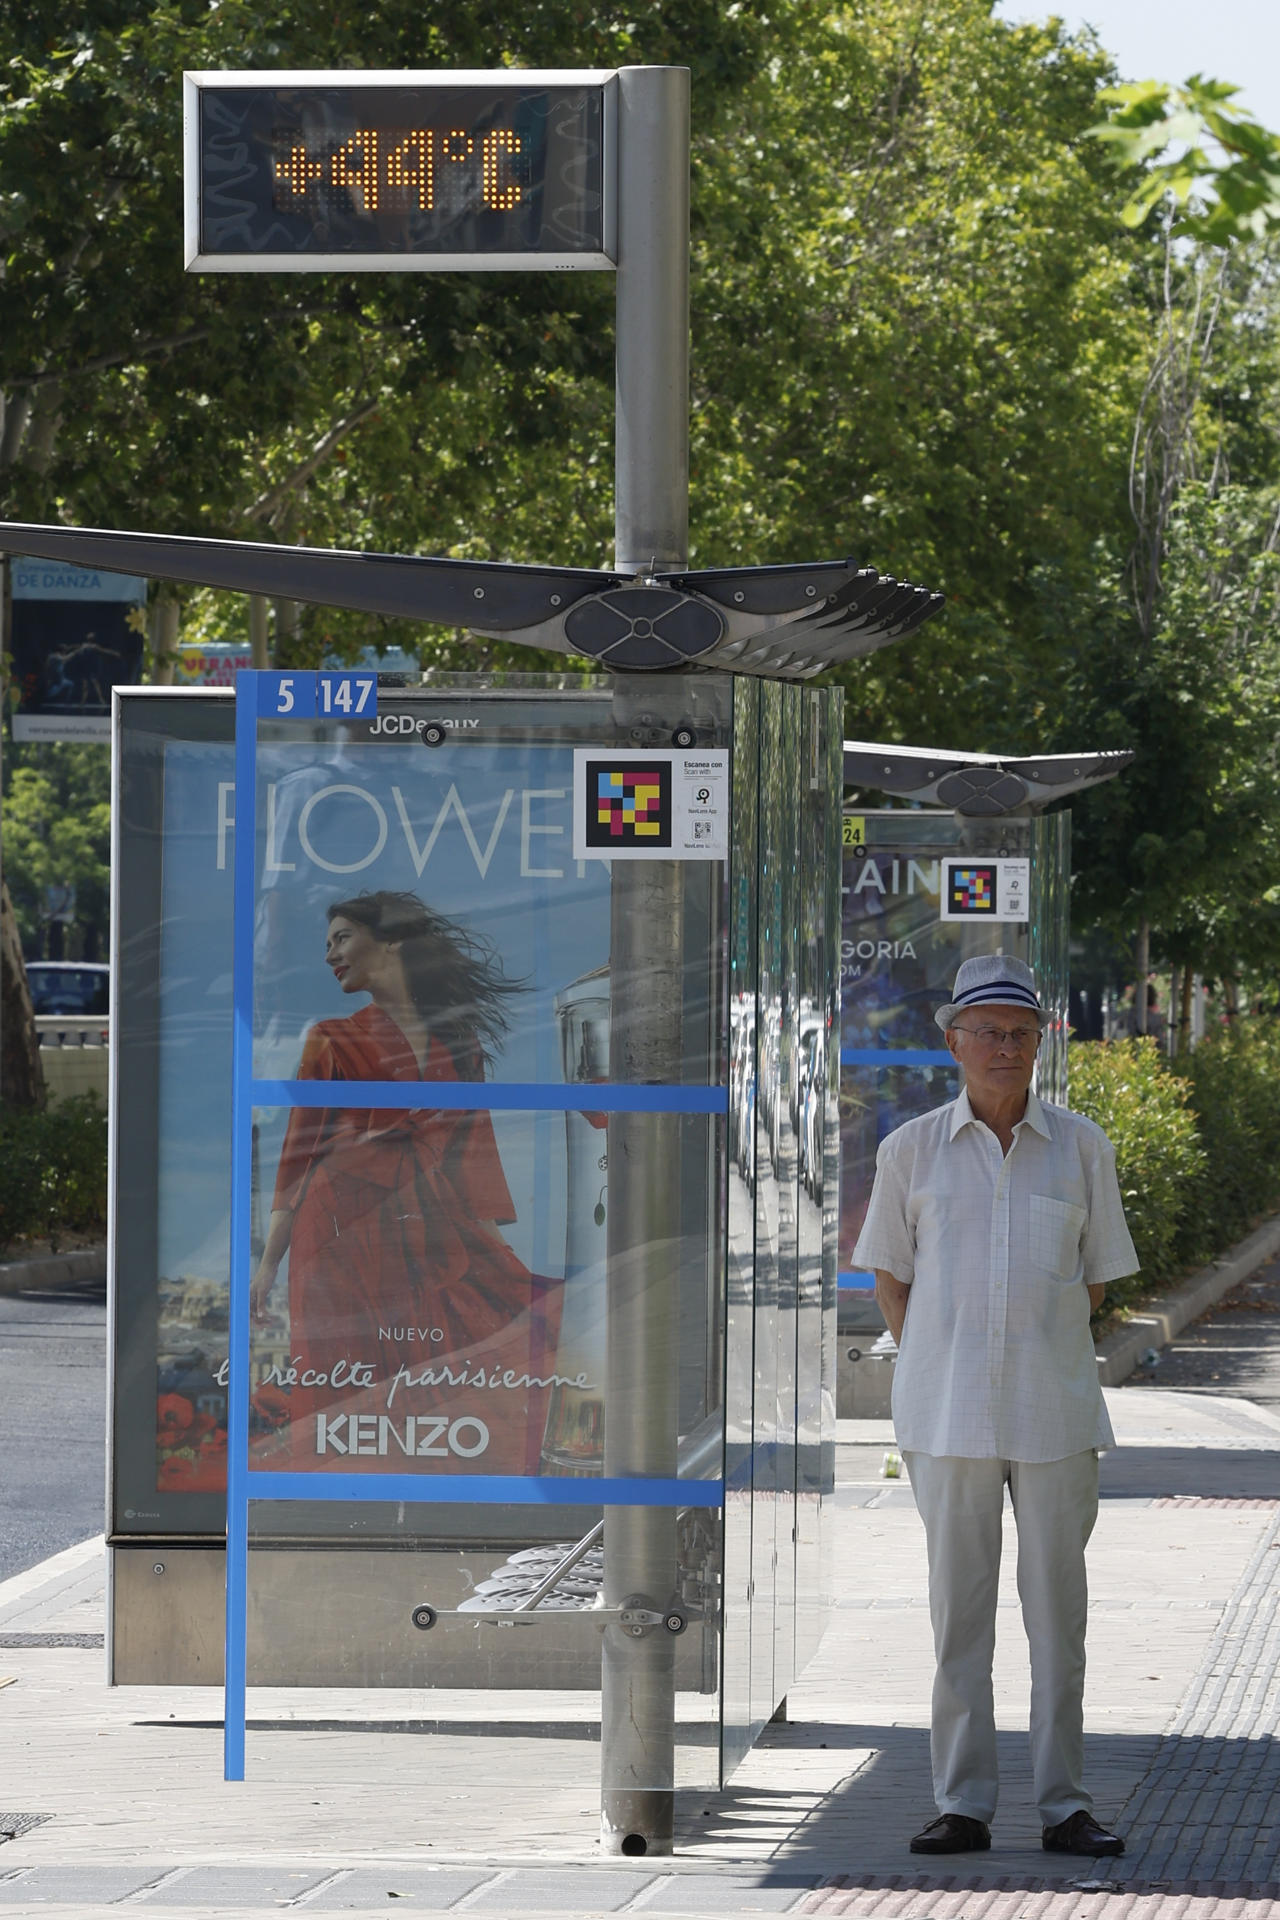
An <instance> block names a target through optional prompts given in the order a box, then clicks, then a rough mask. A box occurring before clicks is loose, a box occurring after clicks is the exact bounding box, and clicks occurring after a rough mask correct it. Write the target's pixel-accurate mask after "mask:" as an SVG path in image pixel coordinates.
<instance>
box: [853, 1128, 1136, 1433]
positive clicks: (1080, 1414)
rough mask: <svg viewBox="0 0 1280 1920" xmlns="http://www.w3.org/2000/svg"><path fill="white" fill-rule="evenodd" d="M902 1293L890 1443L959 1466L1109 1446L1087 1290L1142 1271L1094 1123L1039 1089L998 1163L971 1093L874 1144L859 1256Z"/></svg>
mask: <svg viewBox="0 0 1280 1920" xmlns="http://www.w3.org/2000/svg"><path fill="white" fill-rule="evenodd" d="M854 1258H855V1259H856V1260H857V1261H858V1263H859V1264H860V1265H862V1266H865V1267H879V1268H881V1269H882V1270H883V1271H885V1272H888V1273H891V1274H892V1275H893V1276H894V1278H895V1279H896V1280H900V1281H902V1282H903V1283H904V1284H906V1285H909V1286H910V1288H911V1293H910V1297H909V1299H908V1302H907V1317H906V1324H905V1326H904V1328H903V1333H902V1341H901V1344H900V1348H899V1354H898V1363H897V1366H896V1368H895V1371H894V1383H893V1419H894V1426H895V1428H896V1431H897V1435H898V1443H899V1445H900V1446H902V1447H903V1448H905V1449H909V1450H911V1451H913V1452H918V1453H932V1454H952V1455H959V1456H960V1457H961V1458H963V1459H968V1460H990V1459H995V1460H1022V1461H1045V1460H1062V1459H1065V1458H1066V1457H1067V1456H1068V1455H1069V1454H1073V1453H1083V1452H1084V1451H1085V1450H1086V1449H1087V1448H1089V1447H1109V1446H1113V1445H1114V1444H1115V1436H1114V1435H1113V1433H1112V1431H1111V1422H1110V1420H1109V1419H1108V1417H1107V1410H1106V1405H1105V1403H1104V1401H1103V1398H1102V1391H1101V1388H1100V1387H1099V1385H1098V1368H1097V1362H1096V1359H1095V1357H1094V1347H1093V1339H1092V1336H1091V1335H1090V1332H1089V1296H1088V1293H1087V1291H1086V1287H1087V1286H1090V1285H1101V1284H1103V1283H1104V1282H1106V1281H1108V1280H1118V1279H1120V1278H1121V1277H1122V1276H1123V1275H1125V1274H1129V1273H1136V1272H1137V1271H1138V1258H1137V1255H1136V1253H1135V1252H1134V1249H1133V1241H1132V1240H1131V1238H1130V1237H1129V1229H1128V1227H1127V1226H1126V1224H1125V1217H1124V1207H1123V1204H1122V1202H1121V1199H1120V1188H1119V1184H1118V1182H1117V1180H1116V1164H1115V1153H1114V1151H1113V1149H1112V1146H1111V1142H1110V1141H1109V1140H1108V1139H1107V1136H1106V1135H1105V1133H1103V1131H1102V1129H1101V1128H1100V1127H1097V1126H1095V1125H1094V1123H1093V1121H1092V1120H1086V1119H1085V1118H1084V1116H1083V1115H1082V1114H1078V1113H1072V1112H1070V1111H1069V1109H1067V1108H1066V1107H1055V1106H1050V1105H1048V1104H1047V1103H1046V1102H1044V1101H1041V1100H1040V1099H1038V1098H1037V1096H1036V1095H1035V1094H1034V1093H1029V1094H1028V1095H1027V1110H1026V1113H1025V1114H1024V1116H1023V1118H1022V1119H1021V1120H1019V1121H1018V1123H1017V1125H1016V1126H1015V1127H1014V1130H1013V1146H1012V1148H1011V1149H1010V1151H1009V1153H1008V1154H1004V1153H1002V1152H1001V1149H1000V1142H999V1141H998V1140H997V1138H996V1136H995V1134H994V1133H992V1132H991V1130H990V1128H989V1127H987V1126H984V1125H983V1123H982V1122H981V1121H980V1120H978V1119H977V1118H976V1116H975V1115H974V1112H973V1110H972V1108H971V1107H970V1105H969V1096H968V1094H967V1093H965V1092H962V1093H961V1094H960V1097H959V1099H957V1100H953V1101H951V1102H950V1103H949V1104H948V1105H947V1106H944V1107H939V1108H937V1109H936V1110H935V1111H934V1112H932V1113H926V1114H922V1115H920V1117H919V1118H918V1119H915V1120H908V1122H907V1123H906V1125H905V1126H902V1127H899V1128H898V1129H897V1131H896V1132H894V1133H891V1134H890V1135H889V1136H888V1138H887V1139H886V1140H883V1141H882V1142H881V1145H880V1151H879V1153H878V1154H877V1156H876V1179H875V1186H874V1188H873V1189H872V1194H871V1202H870V1205H869V1207H868V1209H867V1217H866V1221H865V1223H864V1225H863V1228H862V1233H861V1235H860V1236H859V1239H858V1245H857V1248H856V1251H855V1254H854Z"/></svg>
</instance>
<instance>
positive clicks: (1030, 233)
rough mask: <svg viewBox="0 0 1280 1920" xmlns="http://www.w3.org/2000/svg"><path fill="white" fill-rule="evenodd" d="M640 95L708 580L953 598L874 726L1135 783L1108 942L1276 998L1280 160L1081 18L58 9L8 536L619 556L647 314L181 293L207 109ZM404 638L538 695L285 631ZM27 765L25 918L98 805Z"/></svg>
mask: <svg viewBox="0 0 1280 1920" xmlns="http://www.w3.org/2000/svg"><path fill="white" fill-rule="evenodd" d="M646 61H652V62H665V61H676V62H680V63H684V64H688V65H689V66H690V67H691V68H692V70H693V103H694V124H693V141H694V144H693V171H694V180H693V207H694V236H693V247H694V254H693V269H694V272H693V393H692V406H693V412H692V456H693V473H692V500H691V539H692V559H693V561H694V563H695V564H702V565H715V564H720V563H727V562H730V561H734V562H757V563H759V562H769V561H774V562H777V561H785V560H804V559H816V558H823V557H836V556H842V555H845V554H853V555H855V556H856V557H857V558H858V559H859V561H861V562H863V563H870V564H875V565H878V566H880V567H882V568H884V569H886V570H889V571H892V572H894V573H896V574H898V575H899V576H903V575H910V576H911V577H912V578H913V579H917V580H920V581H923V582H924V583H926V584H928V585H929V586H931V587H938V588H941V589H942V590H943V591H945V592H946V594H947V596H948V610H947V614H946V616H945V620H944V621H942V622H934V623H931V624H930V625H929V626H928V627H926V628H925V629H924V630H923V631H922V632H921V634H920V635H919V636H917V637H916V638H914V639H913V640H911V641H910V642H907V643H905V644H901V645H897V646H894V647H893V648H891V649H888V650H886V651H885V652H884V653H882V654H880V655H878V656H876V657H873V658H872V659H871V660H869V661H867V662H864V663H861V664H860V665H859V666H858V667H857V668H856V670H853V671H851V672H849V673H848V674H846V676H845V680H846V685H847V688H848V692H849V696H850V697H849V707H848V713H849V731H850V732H851V733H858V734H862V735H864V736H867V737H886V738H896V739H899V740H902V741H905V742H909V743H913V744H919V745H928V744H936V745H939V746H950V747H962V748H975V749H983V750H988V751H1012V750H1019V751H1033V750H1036V749H1040V748H1044V747H1052V746H1064V747H1067V746H1069V747H1096V748H1104V747H1122V746H1133V747H1134V749H1135V751H1136V752H1137V754H1138V756H1139V757H1138V761H1137V762H1136V764H1135V768H1134V770H1133V772H1131V773H1130V774H1129V775H1128V776H1127V777H1126V778H1125V780H1124V781H1123V782H1121V783H1119V784H1117V785H1116V786H1113V787H1111V788H1108V789H1104V790H1100V791H1099V793H1097V794H1095V795H1093V796H1090V798H1089V800H1088V801H1087V803H1083V804H1081V805H1080V806H1079V808H1078V810H1077V817H1078V819H1079V821H1080V832H1079V834H1078V844H1079V846H1080V848H1081V851H1082V861H1083V871H1082V875H1081V884H1080V887H1079V889H1078V895H1079V901H1080V906H1081V910H1082V912H1084V913H1087V914H1090V915H1100V916H1103V917H1105V918H1107V919H1108V920H1109V921H1110V922H1111V924H1113V925H1114V926H1115V927H1116V928H1117V929H1118V930H1132V929H1133V928H1134V927H1135V926H1136V925H1137V924H1139V923H1146V924H1149V925H1150V926H1151V928H1152V930H1153V939H1154V940H1155V942H1156V946H1157V948H1158V949H1159V950H1161V951H1162V952H1164V953H1166V954H1169V955H1173V954H1183V955H1186V956H1187V957H1188V958H1192V957H1194V960H1195V964H1197V965H1202V966H1212V967H1217V968H1222V969H1226V968H1227V967H1228V966H1229V965H1232V964H1237V961H1238V959H1239V957H1240V956H1242V955H1243V956H1245V957H1250V956H1252V957H1253V958H1255V959H1256V960H1257V961H1258V962H1259V963H1261V960H1262V958H1263V956H1264V955H1270V956H1272V957H1273V958H1274V959H1276V960H1280V926H1277V925H1276V924H1275V923H1274V922H1273V919H1272V917H1271V909H1272V905H1273V904H1274V903H1273V901H1272V899H1271V892H1272V888H1271V876H1272V874H1273V873H1274V871H1275V868H1274V857H1275V850H1276V838H1277V815H1278V811H1280V791H1277V787H1276V782H1275V780H1274V778H1273V767H1272V755H1273V749H1272V747H1271V744H1270V743H1271V740H1272V739H1273V737H1274V732H1275V722H1276V719H1277V715H1276V712H1275V706H1276V697H1277V695H1276V685H1277V672H1276V665H1275V645H1276V643H1275V637H1274V635H1275V612H1276V607H1275V572H1274V566H1275V551H1276V538H1275V533H1274V531H1273V527H1274V517H1273V516H1274V507H1275V501H1276V494H1277V488H1280V454H1278V449H1280V439H1278V436H1277V418H1278V412H1277V398H1278V395H1280V381H1278V380H1277V364H1278V356H1277V353H1276V347H1277V335H1276V313H1275V273H1274V266H1275V256H1274V253H1273V251H1272V250H1270V249H1269V248H1268V246H1267V245H1266V244H1264V243H1263V242H1262V241H1260V240H1258V238H1257V237H1256V235H1257V234H1258V232H1260V231H1261V230H1262V228H1264V227H1266V226H1267V225H1268V224H1269V223H1270V222H1271V221H1272V219H1273V216H1274V206H1273V201H1274V191H1275V182H1276V178H1277V177H1278V176H1277V173H1276V168H1277V165H1280V161H1278V160H1277V152H1278V151H1280V149H1278V148H1277V143H1276V140H1275V137H1274V136H1272V135H1269V134H1267V133H1265V131H1264V130H1262V129H1259V128H1257V126H1256V123H1253V122H1251V121H1249V119H1248V116H1246V115H1243V114H1241V112H1240V111H1239V109H1237V108H1235V107H1234V106H1233V105H1232V104H1231V90H1230V89H1228V88H1226V87H1223V86H1221V85H1220V84H1219V83H1217V82H1207V81H1200V80H1194V81H1192V82H1189V83H1188V86H1187V87H1186V88H1184V89H1180V90H1179V89H1175V90H1170V89H1163V90H1161V89H1159V88H1154V87H1152V86H1146V87H1143V88H1138V89H1122V90H1119V91H1118V92H1117V91H1114V90H1113V91H1112V92H1110V93H1109V92H1108V88H1109V87H1110V85H1111V82H1112V80H1113V78H1114V75H1113V72H1112V69H1111V67H1110V64H1109V62H1108V59H1107V57H1106V55H1105V53H1104V52H1103V51H1101V50H1100V49H1099V47H1098V45H1097V43H1096V41H1095V40H1094V39H1093V38H1092V37H1091V36H1090V35H1087V34H1086V35H1073V34H1071V33H1069V32H1068V31H1067V30H1066V29H1065V28H1064V27H1063V25H1062V23H1061V22H1058V21H1051V22H1050V23H1049V24H1048V25H1046V26H1035V25H1031V26H1025V25H1024V26H1016V25H1011V24H1010V23H1008V22H1007V21H1004V20H1002V19H999V18H995V17H993V16H992V14H991V12H990V9H989V6H988V4H987V0H924V4H922V3H921V0H875V4H872V0H840V3H839V4H834V5H833V4H824V3H823V0H776V3H775V0H739V3H738V4H735V5H734V6H732V7H723V6H717V5H715V4H714V0H682V4H681V6H680V7H679V8H676V7H675V6H673V5H671V4H670V0H637V3H636V4H635V5H633V6H629V7H628V8H626V9H620V8H618V7H616V6H606V7H605V8H604V10H603V11H601V10H598V9H593V10H587V9H584V8H582V7H581V6H580V5H578V4H576V0H530V4H529V5H528V6H526V7H523V8H520V9H517V10H515V11H514V12H512V11H511V10H510V9H501V10H500V9H499V8H498V7H497V6H496V5H494V4H493V0H477V4H476V5H474V6H472V7H470V8H467V9H451V10H441V9H437V10H434V11H430V10H428V11H427V12H426V13H424V11H423V9H422V8H421V7H420V6H415V7H412V8H411V7H410V6H409V5H408V4H407V0H386V4H384V5H383V6H381V7H380V8H379V9H377V10H376V11H374V12H370V11H369V10H367V9H363V10H362V9H358V8H354V7H350V6H348V5H347V4H346V0H337V4H336V5H335V7H334V8H333V9H331V10H330V11H329V12H328V13H326V14H323V15H320V16H318V15H317V14H316V13H315V11H314V10H313V9H304V8H302V7H301V6H299V5H298V4H297V0H271V4H270V5H269V6H268V7H267V8H265V9H264V8H262V7H261V6H250V5H249V4H248V0H213V4H208V0H87V4H85V5H83V6H82V7H81V8H79V9H77V10H74V11H73V12H71V13H68V12H67V10H66V9H65V8H59V7H55V6H54V5H53V4H52V0H29V4H27V5H26V6H24V7H23V8H21V9H10V10H9V12H8V13H7V14H5V16H4V17H3V19H2V20H0V71H2V72H3V75H4V85H3V88H2V89H0V245H2V246H3V263H4V273H3V277H2V278H0V398H2V400H3V425H2V427H0V512H3V513H4V514H5V515H6V516H7V517H14V518H30V519H55V518H57V519H63V520H66V521H80V522H86V523H90V524H103V525H115V526H123V527H147V528H151V529H155V530H159V531H165V530H183V531H188V532H193V533H204V534H211V535H217V536H224V537H261V538H268V539H273V540H281V541H300V542H310V543H314V544H325V545H328V544H335V545H345V546H355V547H381V548H388V549H393V550H399V551H406V552H413V551H428V552H437V553H448V554H453V555H458V556H484V557H496V558H508V559H516V560H544V561H551V562H561V563H576V564H607V563H608V561H609V558H610V545H611V522H612V479H613V429H612V411H613V370H612V339H613V335H612V301H613V285H612V282H611V280H610V277H609V276H608V275H604V274H571V275H570V274H561V275H542V274H538V273H528V274H488V273H479V274H474V275H466V274H461V275H455V274H422V275H397V274H387V275H376V274H371V275H365V276H356V275H344V274H325V275H305V274H302V275H281V276H274V277H273V276H265V275H240V276H237V275H235V274H210V275H206V276H197V275H190V274H186V273H184V272H183V270H182V266H181V234H180V224H181V190H180V158H179V139H180V118H181V111H180V77H181V73H182V71H183V69H184V68H238V67H239V68H246V67H247V68H253V67H258V68H271V67H276V68H288V67H311V68H323V67H335V68H343V67H348V68H352V69H355V68H359V67H367V68H378V67H381V68H396V67H405V66H412V67H419V68H421V67H432V66H435V67H443V68H447V67H486V66H493V65H496V64H500V63H506V64H511V65H529V66H549V67H556V66H583V65H598V66H605V67H608V66H614V65H617V64H622V63H628V62H646ZM1108 103H1110V104H1111V105H1112V107H1113V109H1114V110H1113V112H1112V113H1111V116H1110V118H1109V119H1108V121H1107V122H1106V124H1105V125H1104V126H1103V127H1102V129H1101V132H1102V136H1103V137H1096V136H1097V135H1098V134H1099V122H1100V117H1101V115H1102V113H1103V111H1104V108H1105V107H1106V105H1107V104H1108ZM1179 116H1181V118H1179ZM1178 140H1182V141H1183V142H1184V143H1185V146H1186V151H1185V153H1179V152H1178V151H1177V150H1176V148H1175V147H1174V146H1172V145H1171V144H1170V143H1171V142H1176V141H1178ZM1197 170H1198V171H1197ZM1268 195H1270V196H1271V198H1268ZM1170 196H1172V200H1171V199H1170ZM1197 196H1199V197H1198V198H1197ZM1174 203H1176V205H1175V204H1174ZM1170 208H1172V211H1168V209H1170ZM1162 209H1163V210H1165V211H1162ZM1226 238H1231V239H1232V240H1233V241H1238V244H1233V245H1232V246H1231V247H1230V248H1224V247H1223V246H1222V245H1221V244H1220V243H1221V242H1222V241H1224V240H1225V239H1226ZM1228 255H1229V256H1230V257H1229V259H1228V258H1227V256H1228ZM183 599H184V614H183V617H184V620H185V621H186V622H187V623H188V626H189V627H190V628H192V629H193V630H196V631H198V632H199V634H200V635H201V636H204V637H209V636H215V635H220V634H224V633H227V632H229V631H231V630H233V629H235V628H237V627H238V628H239V629H240V630H241V631H243V626H244V618H245V616H244V603H243V601H240V600H237V599H236V598H235V597H233V596H216V595H201V594H188V595H184V596H183ZM378 639H385V640H393V639H394V640H395V641H397V642H398V643H400V644H406V645H409V646H410V647H417V648H418V649H419V650H420V652H421V655H422V657H423V658H424V659H427V660H430V661H434V662H438V663H440V664H442V665H450V666H464V665H465V666H481V667H482V666H484V665H485V664H487V663H490V662H494V663H498V662H502V663H507V664H510V663H513V662H518V663H519V664H522V665H531V664H536V662H534V661H532V660H531V659H530V657H529V656H528V655H520V654H519V653H517V652H515V651H514V650H512V649H504V648H502V647H498V646H495V645H490V644H485V645H483V646H481V645H480V644H479V643H476V642H474V641H470V640H467V639H465V638H464V637H463V636H460V635H458V634H451V633H444V632H440V631H438V630H431V629H423V628H415V627H410V626H408V625H406V624H405V623H396V624H394V625H393V624H392V623H378V622H375V621H371V620H369V619H367V618H364V617H362V616H355V615H345V614H340V613H335V612H333V611H332V610H328V609H307V610H304V612H303V613H302V615H301V617H300V618H295V617H293V615H292V613H291V612H290V610H288V609H282V610H281V611H280V616H279V619H278V622H277V631H276V645H277V649H278V655H279V657H280V658H282V659H287V660H289V661H293V662H297V663H305V662H308V661H314V660H317V659H318V658H319V657H320V656H321V655H322V654H323V653H325V652H330V653H336V654H338V655H350V654H351V653H352V652H353V651H354V650H355V649H356V648H358V647H360V646H363V645H365V644H368V642H369V641H370V640H378ZM18 774H19V775H21V776H22V777H21V778H18V777H17V776H15V777H14V779H13V780H12V781H11V783H10V798H9V803H8V804H9V808H10V813H11V817H12V819H13V823H14V826H13V831H14V834H15V835H16V838H15V839H14V840H13V841H12V842H11V848H12V847H16V848H17V849H18V851H17V853H16V854H14V855H13V857H14V858H15V859H16V860H17V862H18V866H17V868H16V869H15V873H16V875H17V877H16V879H15V885H16V886H17V887H18V890H19V892H20V894H21V895H22V898H23V901H24V902H25V903H26V904H24V905H23V906H22V907H21V911H22V912H24V913H25V914H27V915H28V916H30V915H31V914H32V913H33V912H34V911H35V908H34V905H33V904H32V903H33V902H35V901H36V900H37V899H38V896H39V892H40V888H41V886H42V885H43V884H44V883H43V881H42V880H41V878H40V875H41V874H43V873H44V871H45V869H46V868H47V867H48V866H49V864H50V862H51V861H55V853H54V850H53V841H52V838H51V837H50V836H49V835H46V836H45V838H44V839H42V838H41V834H40V832H39V830H38V828H36V827H34V826H28V825H25V824H24V823H25V822H35V821H39V820H48V819H51V818H52V814H51V812H50V811H49V809H50V808H54V807H56V806H57V805H58V804H60V803H61V801H60V792H61V790H60V789H59V787H58V780H57V778H56V777H55V775H54V773H53V772H52V771H50V769H49V768H47V767H44V766H38V765H36V763H34V762H31V763H24V764H23V766H22V767H20V768H19V769H18ZM50 782H52V786H50V785H49V783H50ZM67 791H68V792H71V791H72V790H71V789H68V790H67ZM1171 794H1172V795H1175V796H1176V806H1173V805H1171V803H1170V796H1171ZM100 804H101V803H100V802H99V801H98V800H97V799H94V800H93V801H92V803H91V806H92V807H93V808H96V807H97V806H99V805H100ZM95 817H96V816H95ZM86 832H87V834H88V841H89V842H92V844H93V845H95V846H96V845H97V844H98V843H99V842H98V840H97V839H95V835H96V834H97V833H98V829H97V828H96V827H94V828H86ZM24 835H25V838H24ZM77 848H79V851H77ZM82 855H83V857H84V859H85V860H89V858H90V855H89V853H87V852H85V848H84V846H83V845H81V843H80V842H77V843H76V846H75V847H73V846H71V845H70V844H68V845H67V846H66V847H62V846H61V845H60V844H59V846H58V850H57V855H56V859H57V860H61V861H62V862H63V864H66V863H68V862H70V863H71V864H73V865H74V864H75V862H76V861H77V860H79V859H81V856H82ZM55 863H56V862H55ZM81 870H82V869H81V868H77V871H81ZM56 877H63V876H61V875H59V876H56ZM86 884H87V882H86ZM27 925H28V929H29V931H32V930H33V929H34V922H33V921H31V919H30V917H28V921H27ZM1233 955H1234V956H1236V958H1235V959H1233V958H1232V957H1231V956H1233Z"/></svg>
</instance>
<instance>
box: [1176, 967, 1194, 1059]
mask: <svg viewBox="0 0 1280 1920" xmlns="http://www.w3.org/2000/svg"><path fill="white" fill-rule="evenodd" d="M1195 985H1196V976H1195V973H1194V972H1193V970H1192V969H1191V967H1187V968H1185V969H1184V971H1183V975H1182V1005H1181V1006H1180V1007H1179V1008H1178V1052H1179V1053H1190V1051H1191V1002H1192V999H1193V998H1194V995H1195Z"/></svg>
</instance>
